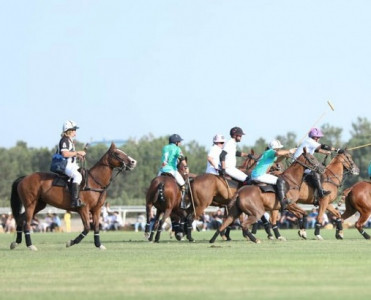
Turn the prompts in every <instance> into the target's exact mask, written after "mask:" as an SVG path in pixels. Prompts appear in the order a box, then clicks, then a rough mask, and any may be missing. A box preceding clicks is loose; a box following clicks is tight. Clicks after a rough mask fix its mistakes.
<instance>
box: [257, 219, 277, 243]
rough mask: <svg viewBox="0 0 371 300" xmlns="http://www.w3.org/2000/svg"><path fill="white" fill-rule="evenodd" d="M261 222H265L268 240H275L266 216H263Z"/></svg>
mask: <svg viewBox="0 0 371 300" xmlns="http://www.w3.org/2000/svg"><path fill="white" fill-rule="evenodd" d="M260 220H261V221H262V222H263V226H264V230H265V232H266V233H267V238H268V240H273V235H272V232H271V223H270V222H269V220H267V218H266V217H265V215H263V216H262V217H261V218H260ZM255 224H256V223H255Z"/></svg>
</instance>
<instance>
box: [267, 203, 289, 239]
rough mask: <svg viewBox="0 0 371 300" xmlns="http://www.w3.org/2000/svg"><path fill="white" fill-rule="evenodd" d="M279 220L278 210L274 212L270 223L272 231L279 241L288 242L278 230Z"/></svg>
mask: <svg viewBox="0 0 371 300" xmlns="http://www.w3.org/2000/svg"><path fill="white" fill-rule="evenodd" d="M277 220H278V210H272V212H271V219H270V223H271V224H272V230H273V233H274V236H275V237H276V239H277V240H280V241H286V238H285V237H283V236H281V233H280V231H279V230H278V225H277Z"/></svg>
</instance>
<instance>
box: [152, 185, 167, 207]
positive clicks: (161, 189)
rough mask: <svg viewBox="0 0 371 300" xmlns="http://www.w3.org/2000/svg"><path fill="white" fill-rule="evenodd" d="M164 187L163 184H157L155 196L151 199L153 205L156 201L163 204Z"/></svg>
mask: <svg viewBox="0 0 371 300" xmlns="http://www.w3.org/2000/svg"><path fill="white" fill-rule="evenodd" d="M164 187H165V184H164V183H163V182H160V183H159V184H158V186H157V190H156V193H155V196H154V197H153V203H155V202H157V201H163V202H165V196H164Z"/></svg>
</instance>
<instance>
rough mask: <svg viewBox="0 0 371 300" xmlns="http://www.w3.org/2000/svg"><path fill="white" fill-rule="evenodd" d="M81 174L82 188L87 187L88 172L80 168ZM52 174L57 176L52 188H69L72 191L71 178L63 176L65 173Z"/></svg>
mask: <svg viewBox="0 0 371 300" xmlns="http://www.w3.org/2000/svg"><path fill="white" fill-rule="evenodd" d="M79 172H80V173H81V175H82V181H81V186H82V187H85V179H86V178H87V177H86V173H87V171H86V169H81V168H80V169H79ZM52 173H53V174H54V175H55V177H54V179H53V182H52V186H59V187H67V188H68V189H69V190H71V185H72V181H71V177H68V176H67V175H66V174H63V173H55V172H52Z"/></svg>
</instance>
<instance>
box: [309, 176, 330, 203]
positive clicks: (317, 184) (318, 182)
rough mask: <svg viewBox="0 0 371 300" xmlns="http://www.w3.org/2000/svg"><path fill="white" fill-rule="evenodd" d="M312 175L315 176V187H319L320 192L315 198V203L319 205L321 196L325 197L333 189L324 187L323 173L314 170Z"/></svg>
mask: <svg viewBox="0 0 371 300" xmlns="http://www.w3.org/2000/svg"><path fill="white" fill-rule="evenodd" d="M311 175H312V178H313V184H314V187H315V189H317V192H318V199H315V200H314V205H318V201H319V200H320V199H321V198H323V197H324V196H326V195H328V194H330V193H331V191H326V190H324V189H323V188H322V183H321V175H320V174H318V173H316V172H312V173H311Z"/></svg>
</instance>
